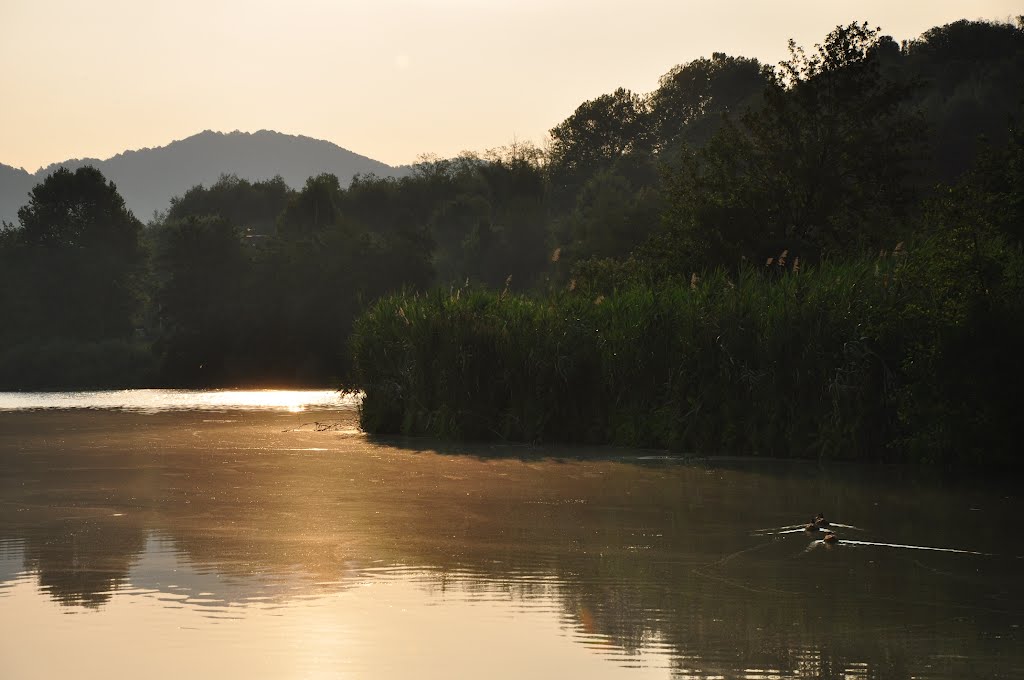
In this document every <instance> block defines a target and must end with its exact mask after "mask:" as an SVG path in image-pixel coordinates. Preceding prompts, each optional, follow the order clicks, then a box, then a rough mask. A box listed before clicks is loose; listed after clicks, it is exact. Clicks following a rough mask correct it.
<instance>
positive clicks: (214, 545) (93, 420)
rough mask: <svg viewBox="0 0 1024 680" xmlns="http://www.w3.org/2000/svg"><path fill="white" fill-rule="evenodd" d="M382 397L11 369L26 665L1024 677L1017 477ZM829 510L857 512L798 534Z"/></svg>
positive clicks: (7, 399) (12, 531) (241, 674)
mask: <svg viewBox="0 0 1024 680" xmlns="http://www.w3.org/2000/svg"><path fill="white" fill-rule="evenodd" d="M355 408H356V406H355V403H354V401H352V400H343V399H342V398H341V397H339V396H338V395H337V394H334V393H324V392H286V393H282V392H269V391H261V392H242V391H233V392H169V391H158V390H145V391H137V392H104V393H78V394H50V395H45V394H44V395H25V394H19V395H9V394H0V677H2V678H4V679H5V680H6V679H8V678H10V679H21V678H56V677H76V678H113V677H146V678H236V677H237V678H320V677H323V678H345V677H352V678H408V677H428V678H584V677H585V678H588V679H602V678H750V679H768V678H792V677H798V678H817V677H825V678H844V679H845V678H911V677H914V678H950V679H952V678H1024V645H1022V642H1024V635H1022V632H1021V629H1020V626H1021V624H1022V623H1024V588H1022V586H1021V583H1020V579H1019V577H1020V574H1021V570H1022V567H1024V560H1021V559H1020V557H1019V555H1020V554H1021V553H1022V552H1024V550H1022V549H1021V547H1020V546H1019V545H1018V544H1017V543H1016V542H1015V541H1014V540H1013V538H1014V536H1015V528H1016V527H1015V522H1014V520H1015V519H1016V518H1018V517H1021V516H1024V513H1022V510H1024V508H1022V503H1021V498H1020V495H1019V493H1018V492H1017V491H1016V490H1015V487H1013V486H1010V485H1005V484H1004V485H998V486H993V485H991V484H990V485H980V484H974V483H967V482H959V483H952V482H949V481H941V480H938V479H934V478H931V477H929V476H928V475H926V474H925V473H924V472H922V471H915V470H908V469H905V468H866V467H859V466H826V467H822V466H818V465H813V464H804V463H779V462H750V461H746V462H744V461H732V462H729V461H726V462H717V463H709V462H700V461H696V462H689V463H685V462H680V461H672V460H667V459H664V458H662V457H659V456H645V457H644V459H643V460H640V461H637V456H638V455H640V456H643V453H642V452H639V453H638V452H629V451H614V450H613V451H608V450H586V449H572V450H568V449H538V448H528V447H515V446H507V447H500V446H486V445H484V446H476V447H472V446H466V447H457V448H456V447H441V446H437V445H434V444H432V443H430V442H424V441H415V440H413V441H398V440H394V441H380V440H373V439H370V438H367V437H366V436H365V435H363V434H361V433H360V432H359V430H358V428H357V427H356V412H355ZM818 511H823V512H825V513H826V515H828V516H829V517H830V518H831V519H832V520H833V521H835V522H840V523H843V524H849V525H853V526H855V527H857V529H853V528H848V529H843V530H842V531H841V534H840V535H841V539H843V540H841V542H840V543H839V544H838V545H834V546H825V545H823V544H821V542H820V541H817V540H815V538H814V537H813V536H809V535H807V534H805V533H803V532H802V531H796V532H790V533H786V530H785V527H786V526H788V525H793V524H796V523H798V522H801V521H806V519H807V518H808V517H809V516H810V515H812V514H814V513H815V512H818ZM844 541H848V542H844ZM923 548H938V549H939V550H925V549H923ZM954 551H959V552H954Z"/></svg>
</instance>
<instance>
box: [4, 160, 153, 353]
mask: <svg viewBox="0 0 1024 680" xmlns="http://www.w3.org/2000/svg"><path fill="white" fill-rule="evenodd" d="M18 220H19V224H20V227H19V228H17V229H14V230H12V231H11V233H10V234H8V236H7V238H6V241H7V249H10V248H16V249H17V252H18V253H19V254H18V258H19V265H18V268H19V270H20V281H19V283H20V285H21V286H23V290H25V291H26V293H25V297H24V299H23V300H21V306H22V308H23V309H25V310H26V314H25V315H24V316H21V317H19V319H18V325H19V326H20V328H21V330H22V333H21V334H22V335H23V336H24V337H26V338H29V337H30V338H35V339H37V340H39V339H52V338H68V339H76V340H88V341H91V340H99V339H105V338H123V337H127V336H129V335H130V334H131V333H132V332H133V329H134V326H135V316H136V314H137V312H138V308H139V293H138V290H137V288H138V281H137V279H138V275H139V274H140V268H141V265H142V260H143V253H142V250H141V248H140V247H139V234H140V232H141V229H142V225H141V223H140V222H139V221H138V220H137V219H136V218H135V216H134V215H132V213H131V212H129V211H128V209H127V208H126V207H125V204H124V199H123V198H121V196H120V194H118V192H117V187H115V186H114V184H113V182H108V181H106V179H105V178H104V177H103V175H102V173H100V171H99V170H97V169H96V168H94V167H92V166H84V167H81V168H79V169H78V170H76V171H74V172H71V171H70V170H68V169H66V168H60V169H58V170H56V171H55V172H53V173H52V174H51V175H49V176H48V177H47V178H46V179H45V180H43V181H42V182H41V183H40V184H38V185H36V187H35V188H33V189H32V191H31V192H30V194H29V202H28V204H27V205H25V206H24V207H22V208H21V209H20V210H19V211H18Z"/></svg>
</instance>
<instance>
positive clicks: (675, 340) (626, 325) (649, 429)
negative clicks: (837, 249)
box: [352, 252, 1021, 459]
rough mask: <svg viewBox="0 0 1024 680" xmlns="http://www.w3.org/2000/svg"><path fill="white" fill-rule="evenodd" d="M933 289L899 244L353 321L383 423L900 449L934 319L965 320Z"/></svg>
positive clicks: (559, 436)
mask: <svg viewBox="0 0 1024 680" xmlns="http://www.w3.org/2000/svg"><path fill="white" fill-rule="evenodd" d="M934 294H935V291H934V289H933V286H932V285H931V282H929V281H928V280H927V277H924V278H922V277H921V276H920V275H919V270H916V269H914V268H913V267H907V266H906V264H905V255H904V254H903V253H902V252H897V253H895V254H894V255H886V256H884V257H880V258H878V259H872V260H860V261H856V262H847V263H831V264H829V263H825V264H822V265H821V266H819V267H816V268H806V267H805V268H804V269H803V270H802V271H801V270H800V269H799V268H797V269H796V271H794V269H793V268H792V267H791V266H784V267H779V266H778V263H777V262H775V263H772V264H771V265H769V266H766V267H764V268H760V269H759V268H753V267H749V268H746V269H744V270H743V271H741V272H740V273H739V274H738V275H736V276H735V277H731V276H729V275H727V274H726V273H724V272H712V273H709V274H707V275H705V276H699V275H694V276H693V278H692V279H691V280H690V281H688V282H675V283H666V284H664V285H661V286H658V287H654V288H652V287H649V286H641V285H635V286H626V287H624V288H620V289H618V290H616V291H614V292H612V293H609V294H608V295H606V296H605V295H600V294H595V293H594V292H593V291H589V292H583V290H582V288H579V289H577V290H574V291H565V292H562V293H559V294H556V295H553V296H551V297H547V298H530V297H524V296H519V295H510V294H508V293H507V292H502V293H498V292H489V291H485V290H479V289H474V288H460V289H452V290H447V291H434V292H432V293H430V294H427V295H415V294H401V295H395V296H391V297H387V298H384V299H382V300H380V301H379V302H378V303H377V304H376V305H375V306H374V307H373V308H371V309H370V310H369V311H368V312H367V313H366V314H365V315H364V316H363V317H362V318H360V319H359V320H358V322H357V323H356V327H355V331H354V335H353V338H352V349H353V352H354V358H355V365H356V371H357V378H356V385H354V386H355V387H358V388H360V389H362V390H364V391H365V393H366V397H365V401H364V402H363V407H362V409H363V410H362V425H363V427H364V429H366V430H367V431H369V432H374V433H404V434H427V435H434V436H441V437H449V438H462V439H493V438H501V439H511V440H526V441H545V442H553V441H558V442H580V443H613V444H619V445H627V446H639V447H658V448H670V449H673V450H682V451H688V452H700V453H734V454H743V455H751V454H752V455H765V456H787V457H791V456H803V457H808V456H815V457H816V456H827V457H860V458H864V457H867V458H874V459H882V458H893V457H898V456H900V455H903V454H902V452H903V451H909V450H911V449H912V447H907V446H897V447H894V446H892V445H893V444H903V443H905V442H906V441H907V438H908V436H912V435H913V432H910V431H909V430H910V428H911V427H912V426H916V427H920V426H921V423H920V422H915V418H917V419H918V420H920V417H919V416H920V414H916V413H914V412H913V411H914V408H915V406H914V403H913V402H914V398H915V397H914V390H913V389H910V388H912V387H915V386H914V385H910V384H908V380H919V381H921V380H922V379H923V378H922V376H921V375H918V374H917V373H915V371H920V369H921V367H920V366H919V365H915V363H914V362H915V361H916V360H918V356H919V354H920V353H921V352H922V347H927V348H930V349H931V350H933V355H935V356H939V359H936V358H935V356H931V357H925V356H923V355H920V359H919V360H920V361H925V362H928V361H930V362H931V363H932V364H934V368H941V364H942V358H941V354H942V351H943V350H942V349H941V348H939V349H935V346H936V340H935V338H934V337H932V336H933V335H934V334H935V333H936V332H939V331H941V329H938V327H939V326H942V325H943V323H946V325H949V323H954V324H955V323H959V324H963V323H966V320H965V319H966V317H965V318H959V319H957V320H956V321H955V322H949V323H947V322H945V321H942V320H941V319H939V320H936V318H937V316H936V311H935V310H936V309H937V306H936V301H935V300H933V299H931V297H934ZM1017 321H1018V322H1019V321H1021V319H1020V318H1018V319H1017ZM936 352H937V354H935V353H936ZM908 408H909V411H908ZM929 408H930V407H929ZM919 448H920V447H919ZM915 455H918V456H921V452H920V450H919V451H918V453H917V454H915ZM924 457H927V456H926V455H925V456H924Z"/></svg>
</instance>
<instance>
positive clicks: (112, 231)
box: [18, 165, 142, 256]
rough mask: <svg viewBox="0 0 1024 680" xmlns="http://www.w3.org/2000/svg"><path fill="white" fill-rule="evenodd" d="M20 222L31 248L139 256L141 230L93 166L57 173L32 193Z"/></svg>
mask: <svg viewBox="0 0 1024 680" xmlns="http://www.w3.org/2000/svg"><path fill="white" fill-rule="evenodd" d="M18 221H19V223H20V224H21V229H22V232H21V233H22V239H23V240H24V242H25V243H27V244H30V245H40V246H46V247H50V248H89V247H100V248H103V249H108V250H116V251H118V252H119V253H120V254H123V255H129V256H131V255H133V254H135V253H136V251H137V250H138V245H139V231H140V230H141V228H142V225H141V223H140V222H139V221H138V220H137V219H135V216H134V215H132V213H131V212H129V211H128V209H127V208H126V207H125V204H124V199H123V198H121V195H120V194H119V193H118V192H117V187H116V186H115V185H114V183H113V182H108V181H106V179H105V178H104V177H103V174H102V173H101V172H100V171H99V170H97V169H96V168H94V167H93V166H91V165H86V166H83V167H81V168H78V170H76V171H74V172H71V171H70V170H68V169H67V168H64V167H61V168H58V169H57V170H55V171H54V172H53V173H52V174H51V175H49V176H48V177H47V178H46V179H45V180H43V181H42V182H41V183H40V184H37V185H36V186H35V187H34V188H33V189H32V191H31V192H29V202H28V205H25V206H24V207H22V208H21V209H20V210H18Z"/></svg>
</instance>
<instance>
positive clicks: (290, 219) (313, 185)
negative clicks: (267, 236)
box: [278, 172, 342, 237]
mask: <svg viewBox="0 0 1024 680" xmlns="http://www.w3.org/2000/svg"><path fill="white" fill-rule="evenodd" d="M341 195H342V189H341V183H340V182H339V181H338V178H337V176H336V175H332V174H331V173H328V172H325V173H322V174H320V175H317V176H316V177H310V178H309V179H307V180H306V185H305V186H304V187H302V190H301V191H299V193H298V194H296V195H295V196H293V197H292V198H291V199H289V201H288V205H287V207H286V208H285V209H284V212H283V213H282V214H281V217H280V219H279V220H278V230H279V232H280V233H281V234H282V235H285V236H289V237H295V236H308V235H310V234H312V233H314V232H317V231H319V230H321V229H323V228H324V227H327V226H329V225H333V224H336V223H337V221H338V218H339V216H340V214H341V213H340V204H341Z"/></svg>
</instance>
